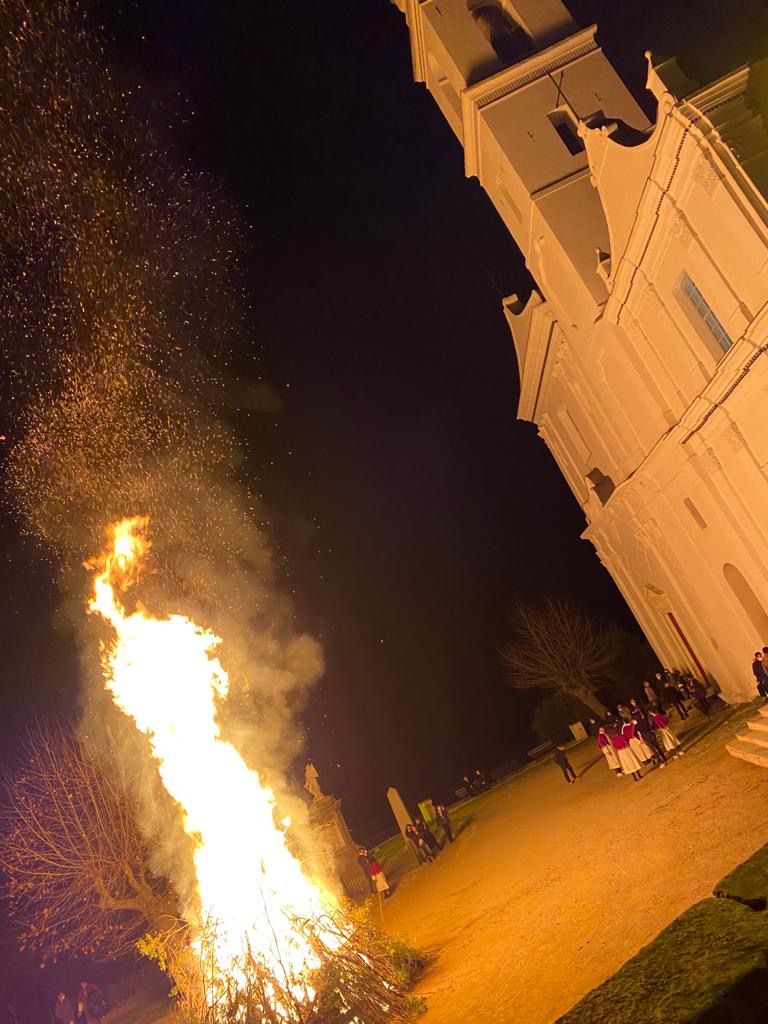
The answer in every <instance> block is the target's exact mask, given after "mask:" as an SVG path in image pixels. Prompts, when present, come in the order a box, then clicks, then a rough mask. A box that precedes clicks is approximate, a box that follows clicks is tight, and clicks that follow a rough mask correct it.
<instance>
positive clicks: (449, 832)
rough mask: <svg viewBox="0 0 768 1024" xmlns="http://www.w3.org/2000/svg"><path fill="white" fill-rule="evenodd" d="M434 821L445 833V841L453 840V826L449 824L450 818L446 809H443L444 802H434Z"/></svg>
mask: <svg viewBox="0 0 768 1024" xmlns="http://www.w3.org/2000/svg"><path fill="white" fill-rule="evenodd" d="M435 821H436V822H437V824H438V825H439V826H440V828H441V829H442V830H443V832H444V833H445V839H446V842H448V843H452V842H453V827H452V825H451V819H450V818H449V817H448V811H447V810H446V809H445V804H435Z"/></svg>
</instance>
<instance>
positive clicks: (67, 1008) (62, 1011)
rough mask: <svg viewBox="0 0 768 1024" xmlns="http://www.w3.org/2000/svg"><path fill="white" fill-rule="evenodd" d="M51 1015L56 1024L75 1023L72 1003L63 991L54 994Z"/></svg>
mask: <svg viewBox="0 0 768 1024" xmlns="http://www.w3.org/2000/svg"><path fill="white" fill-rule="evenodd" d="M53 1016H54V1019H55V1021H56V1024H75V1011H74V1010H73V1009H72V1003H70V1001H69V1000H68V999H67V996H66V993H65V992H59V994H58V995H57V996H56V1004H55V1006H54V1007H53Z"/></svg>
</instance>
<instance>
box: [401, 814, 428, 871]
mask: <svg viewBox="0 0 768 1024" xmlns="http://www.w3.org/2000/svg"><path fill="white" fill-rule="evenodd" d="M405 841H406V843H408V846H409V847H410V849H411V853H412V854H413V855H414V857H415V858H416V863H417V864H418V865H419V866H421V865H422V864H424V863H425V862H426V861H433V860H434V859H435V858H434V857H433V856H432V852H431V850H430V849H429V847H428V846H427V844H426V843H425V842H424V840H423V839H422V838H421V836H420V835H419V833H418V832H417V831H416V829H415V827H414V826H413V825H412V824H410V823H409V824H408V825H406V826H405Z"/></svg>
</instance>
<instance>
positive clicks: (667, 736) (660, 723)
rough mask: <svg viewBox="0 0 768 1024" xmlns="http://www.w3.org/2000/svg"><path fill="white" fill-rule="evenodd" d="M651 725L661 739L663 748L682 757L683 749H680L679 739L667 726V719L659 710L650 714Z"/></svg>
mask: <svg viewBox="0 0 768 1024" xmlns="http://www.w3.org/2000/svg"><path fill="white" fill-rule="evenodd" d="M651 725H652V726H653V728H654V729H655V731H656V735H657V736H658V738H659V740H660V741H661V744H662V746H663V747H664V750H665V751H666V752H667V753H668V754H671V753H672V751H673V750H674V751H675V754H674V756H675V757H682V756H683V754H684V753H685V751H684V750H680V740H679V739H678V738H677V736H675V734H674V733H673V732H672V730H671V729H670V728H669V719H668V718H667V716H666V715H665V714H662V712H661V711H656V712H654V714H653V715H651Z"/></svg>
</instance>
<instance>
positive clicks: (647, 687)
mask: <svg viewBox="0 0 768 1024" xmlns="http://www.w3.org/2000/svg"><path fill="white" fill-rule="evenodd" d="M643 691H644V693H645V699H646V701H647V702H648V703H649V704H658V703H659V693H658V692H657V690H656V689H655V688H654V687H653V686H651V684H650V683H649V682H648V680H647V679H644V680H643Z"/></svg>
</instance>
